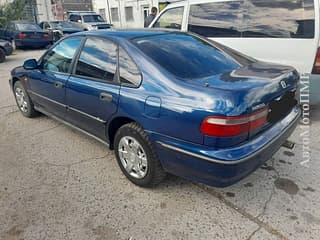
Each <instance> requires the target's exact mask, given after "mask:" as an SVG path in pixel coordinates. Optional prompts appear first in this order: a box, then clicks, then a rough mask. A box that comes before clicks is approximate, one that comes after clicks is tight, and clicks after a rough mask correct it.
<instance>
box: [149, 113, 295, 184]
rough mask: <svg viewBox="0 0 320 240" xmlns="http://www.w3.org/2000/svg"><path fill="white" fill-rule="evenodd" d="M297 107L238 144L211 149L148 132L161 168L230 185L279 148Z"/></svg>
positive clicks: (179, 174) (189, 177)
mask: <svg viewBox="0 0 320 240" xmlns="http://www.w3.org/2000/svg"><path fill="white" fill-rule="evenodd" d="M300 114H301V110H300V108H298V107H295V108H294V109H293V110H292V111H291V112H290V113H289V114H288V115H287V116H286V117H285V118H284V119H282V120H281V121H279V122H278V123H276V124H275V125H274V126H272V127H271V128H270V129H268V130H266V131H265V132H264V133H263V134H262V135H260V136H258V137H257V138H255V139H253V140H251V141H249V142H247V143H245V144H243V145H241V146H238V147H233V148H227V149H212V148H207V147H205V146H204V145H195V144H192V143H187V142H183V141H181V140H178V139H173V138H169V137H167V136H162V135H159V134H155V133H152V132H150V133H149V135H150V137H151V139H152V140H153V141H155V142H156V147H157V153H158V156H159V159H160V161H161V163H162V165H163V167H164V169H165V170H166V171H168V172H170V173H172V174H175V175H178V176H181V177H185V178H188V179H191V180H194V181H197V182H202V183H205V184H208V185H213V186H217V187H225V186H228V185H231V184H233V183H235V182H237V181H239V180H241V179H242V178H244V177H245V176H247V175H248V174H250V173H251V172H253V171H254V170H255V169H257V168H258V167H259V166H260V165H261V164H263V163H264V162H265V161H267V160H268V159H270V158H271V157H272V155H273V154H274V153H275V152H276V151H278V150H279V148H280V147H281V145H282V144H283V143H284V142H285V141H286V140H287V138H288V137H289V136H290V135H291V133H292V132H293V130H294V129H295V127H296V125H297V123H298V120H299V117H300Z"/></svg>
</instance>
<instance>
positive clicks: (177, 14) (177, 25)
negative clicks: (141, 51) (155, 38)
mask: <svg viewBox="0 0 320 240" xmlns="http://www.w3.org/2000/svg"><path fill="white" fill-rule="evenodd" d="M183 10H184V8H183V7H176V8H171V9H168V10H167V11H165V12H164V13H163V14H162V15H161V16H160V17H159V18H158V20H157V22H156V23H155V24H154V25H153V26H152V27H154V28H173V29H181V25H182V17H183Z"/></svg>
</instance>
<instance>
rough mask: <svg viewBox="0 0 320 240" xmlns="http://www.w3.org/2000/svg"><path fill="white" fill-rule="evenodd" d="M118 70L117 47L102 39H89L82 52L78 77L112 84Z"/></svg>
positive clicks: (77, 70)
mask: <svg viewBox="0 0 320 240" xmlns="http://www.w3.org/2000/svg"><path fill="white" fill-rule="evenodd" d="M116 68H117V45H116V44H114V43H113V42H111V41H108V40H105V39H100V38H88V39H87V40H86V42H85V44H84V47H83V49H82V51H81V54H80V57H79V60H78V62H77V67H76V72H75V74H76V75H80V76H85V77H90V78H95V79H98V80H102V81H108V82H112V81H113V80H114V76H115V73H116Z"/></svg>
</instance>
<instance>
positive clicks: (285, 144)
mask: <svg viewBox="0 0 320 240" xmlns="http://www.w3.org/2000/svg"><path fill="white" fill-rule="evenodd" d="M294 145H295V143H294V142H291V141H289V140H286V141H285V142H284V143H283V144H282V147H285V148H288V149H293V148H294Z"/></svg>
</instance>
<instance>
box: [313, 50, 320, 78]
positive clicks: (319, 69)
mask: <svg viewBox="0 0 320 240" xmlns="http://www.w3.org/2000/svg"><path fill="white" fill-rule="evenodd" d="M312 74H320V48H318V51H317V55H316V58H315V60H314V64H313V69H312Z"/></svg>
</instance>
